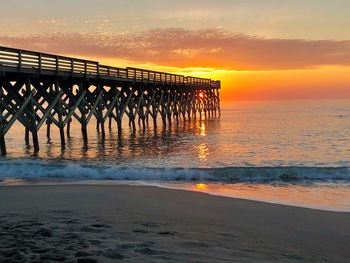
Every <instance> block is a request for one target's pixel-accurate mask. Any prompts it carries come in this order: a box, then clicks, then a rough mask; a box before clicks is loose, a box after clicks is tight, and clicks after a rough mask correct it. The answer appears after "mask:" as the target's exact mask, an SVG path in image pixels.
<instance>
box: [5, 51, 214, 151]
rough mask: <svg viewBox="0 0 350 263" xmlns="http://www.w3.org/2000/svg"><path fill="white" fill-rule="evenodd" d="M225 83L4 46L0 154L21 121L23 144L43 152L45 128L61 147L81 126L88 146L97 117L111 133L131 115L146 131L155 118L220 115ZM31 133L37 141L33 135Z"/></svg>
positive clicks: (168, 122) (165, 120)
mask: <svg viewBox="0 0 350 263" xmlns="http://www.w3.org/2000/svg"><path fill="white" fill-rule="evenodd" d="M219 90H220V81H217V80H216V81H214V80H211V79H205V78H196V77H188V76H183V75H177V74H171V73H165V72H157V71H152V70H145V69H138V68H129V67H128V68H118V67H111V66H105V65H101V64H99V62H95V61H90V60H83V59H78V58H71V57H64V56H58V55H52V54H46V53H39V52H33V51H27V50H20V49H13V48H8V47H1V46H0V148H1V149H0V150H1V154H3V155H4V154H6V152H7V149H6V140H5V135H6V133H7V132H8V131H9V130H10V128H11V127H12V126H13V124H14V123H15V122H16V121H18V122H20V123H21V124H22V125H23V126H24V139H25V142H26V143H27V144H29V141H30V137H32V141H33V148H34V151H35V152H38V151H39V148H40V147H39V139H38V131H39V129H40V128H42V127H43V126H44V125H46V129H47V132H46V135H47V138H48V139H49V138H50V129H51V126H56V127H57V128H58V129H59V131H60V141H61V145H62V147H64V146H65V144H66V138H65V137H66V135H67V136H68V137H69V136H70V125H71V122H72V121H73V120H74V121H78V122H79V123H80V125H81V132H82V137H83V140H84V142H87V139H88V135H87V125H88V124H89V122H90V120H91V118H96V122H97V127H96V128H97V129H98V130H99V131H100V132H101V134H102V136H104V135H105V123H107V122H108V127H109V128H111V127H112V122H116V123H117V127H118V133H120V132H121V129H122V120H123V117H124V116H126V117H127V118H128V120H129V124H130V127H131V129H132V130H133V131H135V130H136V125H135V122H136V121H138V123H139V124H140V127H142V128H143V129H145V128H146V127H147V125H148V124H149V120H150V119H151V120H152V121H153V123H154V125H157V117H158V116H160V117H161V119H162V125H165V126H166V125H171V123H172V121H173V120H174V121H176V122H178V121H179V119H181V118H182V119H183V120H186V119H187V120H189V119H191V118H196V117H198V118H211V117H217V116H220V96H219V95H220V94H219ZM30 134H31V136H30Z"/></svg>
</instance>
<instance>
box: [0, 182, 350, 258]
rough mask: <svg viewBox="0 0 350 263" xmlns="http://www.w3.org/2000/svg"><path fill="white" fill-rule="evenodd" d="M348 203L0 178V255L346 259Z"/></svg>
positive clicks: (349, 252)
mask: <svg viewBox="0 0 350 263" xmlns="http://www.w3.org/2000/svg"><path fill="white" fill-rule="evenodd" d="M349 222H350V213H336V212H326V211H317V210H311V209H304V208H296V207H288V206H282V205H275V204H267V203H261V202H254V201H247V200H239V199H233V198H225V197H218V196H211V195H207V194H203V193H194V192H187V191H181V190H170V189H161V188H156V187H146V186H94V185H58V186H38V185H36V186H3V187H0V240H1V242H0V262H1V263H2V262H11V263H12V262H14V263H16V262H21V263H22V262H32V263H39V262H87V263H89V262H118V261H121V262H303V261H304V262H349V258H350V249H349V243H350V223H349Z"/></svg>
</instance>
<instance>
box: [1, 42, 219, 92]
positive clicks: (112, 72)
mask: <svg viewBox="0 0 350 263" xmlns="http://www.w3.org/2000/svg"><path fill="white" fill-rule="evenodd" d="M5 69H9V70H12V71H16V72H24V73H26V72H28V73H36V74H59V75H69V74H71V75H82V76H86V77H90V78H112V79H120V80H126V81H133V82H145V83H160V84H162V83H164V84H175V85H185V86H191V85H194V86H203V87H206V86H207V87H212V88H218V89H219V88H220V81H214V80H211V79H206V78H197V77H189V76H184V75H178V74H171V73H166V72H158V71H152V70H146V69H139V68H130V67H128V68H118V67H111V66H105V65H100V64H99V62H96V61H91V60H83V59H78V58H72V57H65V56H58V55H52V54H46V53H40V52H33V51H27V50H20V49H14V48H8V47H1V46H0V71H3V70H5Z"/></svg>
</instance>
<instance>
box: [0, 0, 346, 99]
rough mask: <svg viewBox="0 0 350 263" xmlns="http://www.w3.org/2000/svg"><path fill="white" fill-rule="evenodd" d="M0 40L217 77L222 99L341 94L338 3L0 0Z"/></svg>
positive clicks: (342, 26)
mask: <svg viewBox="0 0 350 263" xmlns="http://www.w3.org/2000/svg"><path fill="white" fill-rule="evenodd" d="M0 1H2V3H1V15H0V45H2V46H10V47H16V48H23V49H30V50H35V51H41V52H50V53H57V54H61V55H67V56H77V57H82V58H87V59H92V60H97V61H100V62H102V63H104V64H108V65H114V66H119V67H121V66H135V67H144V68H149V69H156V70H164V71H169V72H174V73H180V74H185V75H193V76H199V77H209V78H212V79H220V80H221V81H222V99H223V100H265V99H330V98H331V99H340V98H341V99H343V98H350V30H349V28H350V16H349V15H348V10H350V1H348V0H283V1H281V0H216V1H212V0H210V1H209V0H201V1H200V0H186V1H184V0H177V1H170V0H142V1H141V0H139V1H136V0H125V1H124V0H119V1H117V0H84V1H83V0H70V1H67V0H60V1H46V0H12V1H5V0H0Z"/></svg>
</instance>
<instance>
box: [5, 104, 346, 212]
mask: <svg viewBox="0 0 350 263" xmlns="http://www.w3.org/2000/svg"><path fill="white" fill-rule="evenodd" d="M221 107H222V115H221V117H220V118H212V119H208V120H206V119H204V118H203V119H199V118H197V119H192V120H191V121H187V120H186V121H182V120H181V121H179V123H176V121H175V120H173V123H172V125H171V126H167V127H165V128H164V127H163V125H162V123H161V122H160V120H159V123H158V126H157V128H156V129H155V128H154V127H153V123H152V121H150V125H149V127H148V128H147V129H146V130H145V131H143V130H142V128H141V127H140V128H139V129H138V130H137V131H136V132H135V133H132V132H131V130H130V128H129V126H128V122H127V120H126V119H125V120H124V123H123V133H122V134H120V135H118V133H117V128H116V124H114V125H115V126H113V127H112V130H108V128H107V129H106V131H107V132H106V136H105V139H104V140H103V139H102V136H101V134H99V133H98V132H97V131H96V128H95V126H96V125H95V123H94V122H93V121H92V122H91V123H90V124H89V130H88V134H89V140H88V143H87V144H84V143H83V141H82V138H81V134H80V128H79V126H78V124H77V123H76V122H73V123H72V130H71V138H70V139H68V140H67V146H66V147H65V148H64V149H62V148H61V146H60V141H59V134H58V130H57V129H55V128H53V129H52V131H51V136H52V138H51V140H50V141H48V140H47V139H46V131H45V129H41V131H40V133H39V138H40V147H41V149H40V152H39V153H38V154H33V149H32V147H31V145H25V143H24V128H23V127H22V126H21V124H19V123H16V124H15V126H14V127H13V128H11V130H10V132H9V133H8V134H7V135H6V141H7V148H8V155H7V156H6V157H1V159H0V184H2V185H18V184H28V183H31V184H33V183H35V184H53V183H54V184H67V183H69V184H74V183H84V184H133V185H151V186H158V187H166V188H175V189H183V190H190V191H200V192H204V193H208V194H214V195H221V196H226V197H236V198H245V199H251V200H258V201H265V202H271V203H279V204H286V205H293V206H300V207H307V208H315V209H324V210H332V211H347V212H349V211H350V170H349V169H350V101H347V100H337V101H326V100H322V101H316V100H313V101H256V102H223V103H222V105H221Z"/></svg>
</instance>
